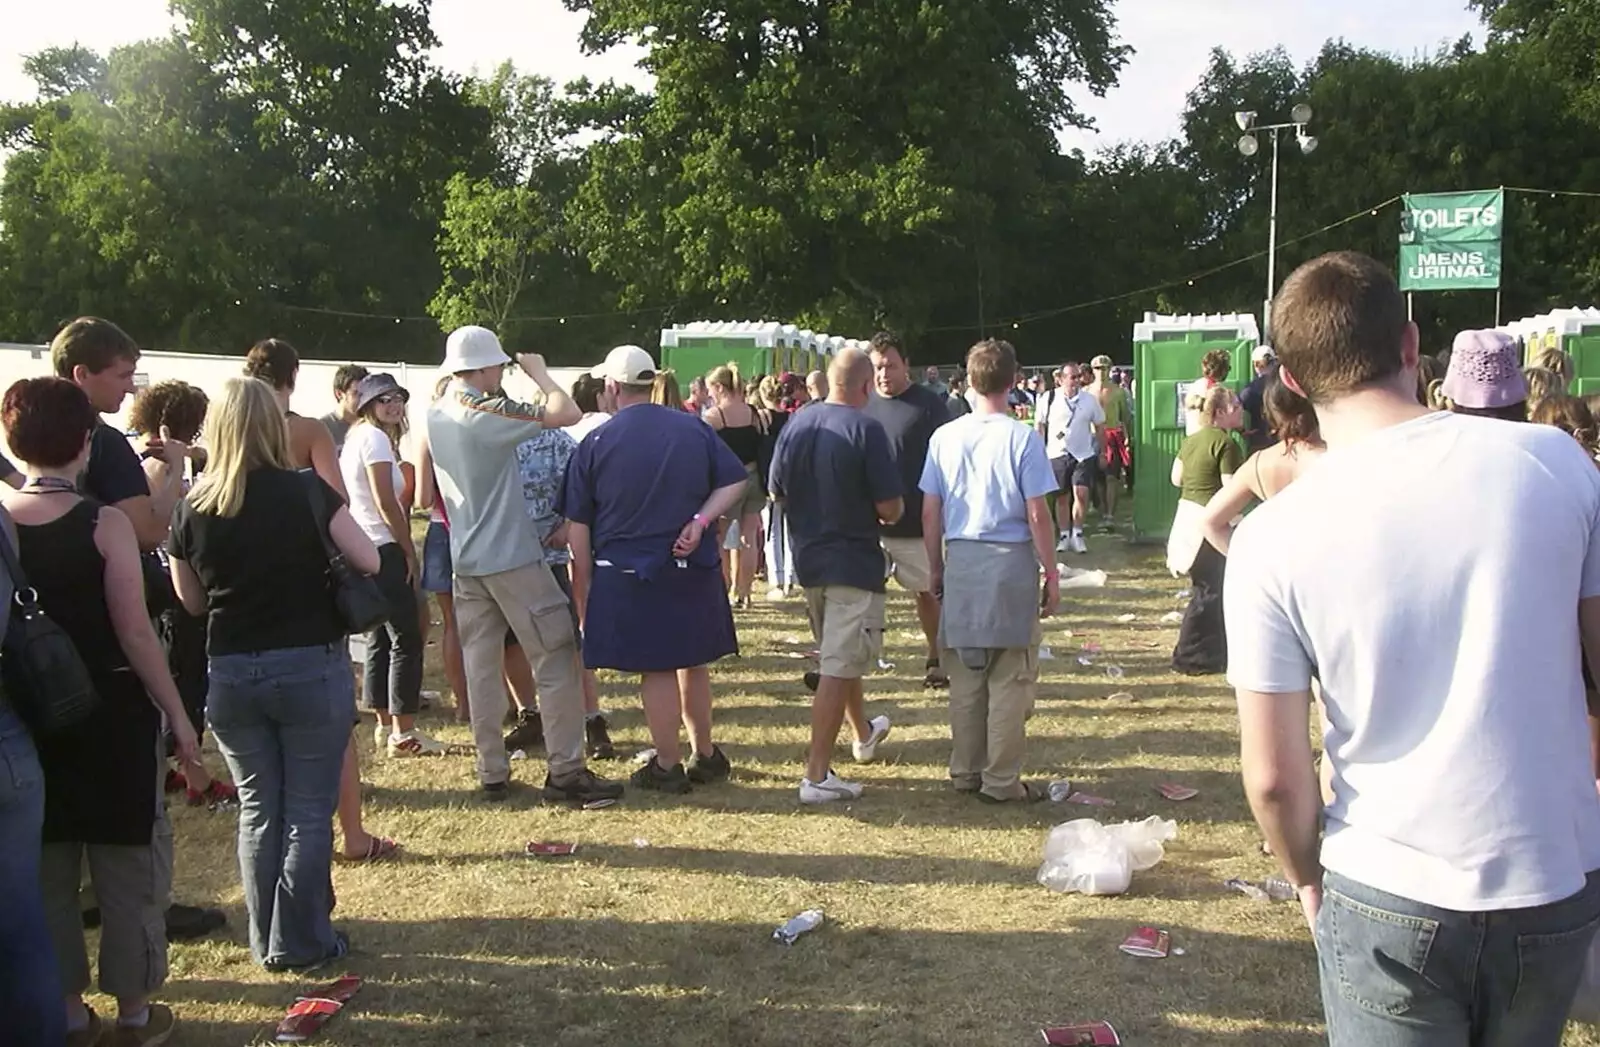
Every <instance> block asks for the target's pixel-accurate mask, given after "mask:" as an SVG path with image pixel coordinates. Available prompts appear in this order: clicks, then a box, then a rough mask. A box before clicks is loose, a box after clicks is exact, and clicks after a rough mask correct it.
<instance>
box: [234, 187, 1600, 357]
mask: <svg viewBox="0 0 1600 1047" xmlns="http://www.w3.org/2000/svg"><path fill="white" fill-rule="evenodd" d="M1504 190H1505V192H1508V193H1521V194H1524V195H1528V196H1543V197H1547V198H1550V199H1555V198H1558V197H1576V198H1584V199H1600V192H1588V191H1584V190H1577V189H1535V188H1530V187H1527V186H1511V185H1508V186H1505V187H1504ZM1400 199H1401V197H1399V196H1391V197H1389V198H1388V199H1387V200H1384V201H1383V202H1382V203H1378V204H1374V205H1372V206H1370V207H1363V208H1362V209H1361V210H1359V211H1356V212H1353V213H1352V214H1349V215H1346V216H1345V217H1343V218H1341V219H1339V220H1338V221H1335V222H1329V223H1328V224H1327V225H1324V226H1322V227H1321V228H1319V229H1314V230H1312V231H1311V232H1309V233H1305V234H1303V235H1301V236H1297V237H1295V238H1293V239H1290V240H1284V241H1282V242H1280V243H1279V244H1278V250H1279V251H1282V250H1283V249H1284V248H1285V247H1290V246H1293V245H1294V244H1298V243H1303V242H1305V241H1307V240H1311V239H1314V238H1316V237H1319V236H1322V235H1323V234H1325V233H1329V232H1332V231H1333V230H1335V229H1338V228H1340V227H1342V226H1345V225H1349V224H1350V223H1351V222H1355V221H1359V220H1361V219H1362V218H1369V217H1376V216H1377V215H1378V214H1379V212H1381V211H1383V210H1384V209H1386V208H1388V207H1389V206H1391V205H1393V204H1396V203H1398V202H1399V201H1400ZM1267 254H1268V252H1267V251H1266V250H1260V251H1254V252H1251V253H1250V254H1247V255H1242V256H1240V257H1238V258H1235V259H1232V260H1231V261H1228V262H1224V263H1222V264H1221V265H1215V266H1211V267H1210V268H1207V269H1201V270H1198V271H1196V272H1193V273H1189V274H1188V275H1186V276H1178V277H1174V278H1172V279H1170V280H1164V281H1161V282H1159V283H1154V284H1150V285H1148V286H1145V287H1140V288H1136V289H1134V290H1131V291H1124V292H1122V293H1120V294H1113V295H1106V296H1104V297H1101V298H1094V299H1089V300H1086V301H1082V302H1074V303H1072V304H1070V305H1062V306H1054V307H1051V308H1048V309H1040V310H1035V311H1033V312H1028V313H1019V314H1016V315H1014V316H1008V317H1001V318H1000V319H998V320H996V321H995V322H994V323H993V324H992V325H986V326H994V327H996V328H1005V327H1009V328H1011V329H1013V330H1016V329H1020V328H1021V327H1022V326H1023V325H1024V324H1031V323H1037V322H1039V321H1041V320H1048V319H1052V318H1054V317H1057V316H1064V315H1066V314H1067V313H1073V312H1080V311H1082V310H1084V309H1094V308H1097V307H1099V306H1103V305H1112V304H1115V303H1117V302H1123V301H1127V300H1128V299H1130V298H1138V297H1140V296H1142V295H1149V294H1155V293H1157V292H1159V291H1165V290H1168V289H1170V288H1173V287H1185V286H1186V287H1193V286H1194V285H1195V284H1196V283H1198V282H1199V281H1201V280H1205V279H1208V278H1209V277H1212V276H1216V275H1217V274H1218V273H1224V272H1227V271H1228V270H1230V269H1235V268H1237V267H1239V266H1241V265H1249V264H1250V263H1251V262H1256V261H1260V260H1261V259H1262V258H1265V257H1266V256H1267ZM234 304H235V305H242V304H243V303H242V301H236V302H235V303H234ZM268 304H270V305H271V306H272V307H274V308H278V309H284V310H288V311H292V312H300V313H315V314H321V315H325V316H341V317H348V318H351V319H359V320H375V321H388V322H391V323H395V324H403V323H429V324H437V323H438V322H439V321H438V319H437V318H436V317H432V316H426V315H423V316H417V315H403V314H402V315H396V314H392V313H373V312H360V311H356V310H350V309H328V308H323V307H321V306H312V305H290V304H288V303H283V302H273V303H268ZM673 308H674V307H672V306H664V305H656V306H642V307H640V308H637V309H616V310H609V311H603V312H592V313H566V314H549V315H527V316H508V317H506V321H507V322H508V323H521V324H533V323H548V324H556V325H563V324H566V323H567V322H568V321H576V320H598V319H607V318H612V317H625V316H647V315H651V314H657V315H660V316H661V317H662V318H663V320H664V319H665V317H666V316H667V314H669V313H670V312H671V311H672V309H673ZM977 326H978V325H977V324H975V323H968V324H947V325H943V326H939V327H930V328H925V329H924V330H926V331H929V332H938V331H963V330H971V329H975V328H976V327H977Z"/></svg>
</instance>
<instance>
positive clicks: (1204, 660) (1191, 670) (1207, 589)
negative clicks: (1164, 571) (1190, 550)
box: [1172, 541, 1228, 676]
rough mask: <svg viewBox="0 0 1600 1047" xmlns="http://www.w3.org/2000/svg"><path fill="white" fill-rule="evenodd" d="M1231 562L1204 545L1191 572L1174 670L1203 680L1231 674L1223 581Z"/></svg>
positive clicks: (1175, 654)
mask: <svg viewBox="0 0 1600 1047" xmlns="http://www.w3.org/2000/svg"><path fill="white" fill-rule="evenodd" d="M1227 567H1228V558H1227V557H1226V556H1223V555H1222V554H1221V553H1219V552H1217V550H1216V547H1215V546H1213V545H1212V544H1211V543H1210V542H1206V541H1202V542H1201V543H1200V551H1199V552H1198V553H1196V554H1195V558H1194V565H1193V566H1191V567H1190V568H1189V606H1188V607H1186V608H1184V611H1183V624H1182V625H1180V626H1179V627H1178V643H1177V646H1175V647H1174V648H1173V649H1172V667H1173V668H1174V669H1176V670H1178V671H1179V672H1181V673H1188V674H1190V675H1192V676H1201V675H1206V674H1210V673H1223V672H1227V671H1228V630H1227V624H1226V623H1225V622H1224V621H1223V618H1222V577H1223V574H1224V572H1225V571H1226V570H1227Z"/></svg>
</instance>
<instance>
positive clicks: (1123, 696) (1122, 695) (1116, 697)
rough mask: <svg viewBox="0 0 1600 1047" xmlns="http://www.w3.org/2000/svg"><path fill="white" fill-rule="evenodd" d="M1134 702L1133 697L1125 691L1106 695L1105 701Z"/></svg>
mask: <svg viewBox="0 0 1600 1047" xmlns="http://www.w3.org/2000/svg"><path fill="white" fill-rule="evenodd" d="M1134 700H1135V699H1134V697H1133V695H1131V694H1129V693H1128V692H1127V691H1118V692H1117V693H1116V694H1108V695H1106V701H1108V702H1131V701H1134Z"/></svg>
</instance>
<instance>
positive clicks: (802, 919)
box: [772, 909, 824, 945]
mask: <svg viewBox="0 0 1600 1047" xmlns="http://www.w3.org/2000/svg"><path fill="white" fill-rule="evenodd" d="M823 919H824V916H823V914H822V910H821V909H807V910H806V911H805V912H803V913H801V914H800V915H799V916H796V917H794V918H793V919H791V920H789V921H788V922H787V923H785V924H784V925H783V926H782V927H779V928H778V929H777V930H775V931H773V932H772V937H773V940H774V941H780V942H782V943H783V944H785V945H793V944H794V943H795V942H796V941H798V940H799V938H800V936H801V935H802V934H807V933H809V932H811V931H814V930H816V929H817V928H818V927H821V926H822V921H823Z"/></svg>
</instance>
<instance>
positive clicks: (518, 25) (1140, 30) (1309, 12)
mask: <svg viewBox="0 0 1600 1047" xmlns="http://www.w3.org/2000/svg"><path fill="white" fill-rule="evenodd" d="M6 6H8V7H12V8H13V10H10V11H8V12H7V13H6V14H5V16H4V18H3V20H0V27H3V32H0V98H3V99H7V100H17V101H20V100H25V99H28V98H31V97H32V84H31V82H30V81H29V80H28V79H27V77H25V76H24V75H23V73H22V58H23V56H24V55H27V54H30V53H32V52H35V51H38V50H40V49H41V48H45V47H50V46H54V45H66V44H71V43H73V42H74V41H76V42H78V43H81V44H83V45H84V46H87V47H90V48H93V49H95V50H97V51H101V52H104V51H108V50H109V49H111V48H112V47H115V46H116V45H118V44H123V43H128V42H131V41H134V40H139V39H143V38H145V37H149V36H156V35H160V34H162V33H165V32H166V31H167V30H168V29H169V28H170V27H171V25H172V21H171V17H170V16H169V15H168V14H167V9H166V0H49V2H45V3H38V2H35V3H28V2H18V3H16V4H11V3H9V2H8V3H7V4H6ZM432 11H433V28H434V32H435V34H436V35H437V36H438V37H439V39H440V41H441V46H440V48H439V50H438V51H437V52H436V53H435V59H436V60H437V61H438V62H439V64H441V65H443V66H445V67H446V68H448V69H452V70H455V71H458V72H469V71H471V70H473V69H474V68H476V69H479V70H482V71H484V72H488V71H490V70H492V69H493V68H494V67H495V66H497V65H499V63H500V62H501V61H503V60H505V59H507V58H509V59H511V60H512V61H514V62H515V63H516V64H517V67H518V68H519V69H520V70H522V71H524V72H537V73H542V74H543V75H545V76H548V77H550V78H551V79H553V80H555V81H556V82H557V83H564V82H566V81H567V80H571V79H574V78H576V77H578V76H588V77H589V78H590V79H592V80H604V79H606V78H608V77H613V78H616V79H619V80H626V81H629V82H632V83H635V84H639V85H641V86H642V85H646V84H648V78H647V77H646V75H645V74H644V73H643V72H642V71H640V70H639V69H637V68H636V66H635V63H636V61H637V58H638V55H637V53H636V52H633V51H631V50H622V49H619V50H617V51H613V52H609V53H607V54H605V55H600V56H589V55H585V54H583V53H582V51H581V50H580V48H579V46H578V31H579V29H580V28H581V26H582V18H581V16H579V15H574V14H571V13H569V12H568V11H566V10H565V9H564V8H563V7H562V6H561V2H560V0H433V8H432ZM1115 11H1116V15H1117V19H1118V32H1119V35H1120V37H1121V39H1122V42H1123V43H1126V44H1131V45H1132V46H1133V47H1134V49H1135V52H1136V53H1135V54H1134V56H1133V57H1132V58H1131V59H1130V61H1129V62H1128V65H1127V66H1126V68H1124V70H1123V73H1122V77H1121V83H1120V85H1119V86H1118V87H1116V88H1115V89H1113V90H1112V91H1111V92H1110V93H1109V94H1107V96H1106V97H1105V98H1103V99H1097V98H1094V97H1093V96H1090V95H1088V94H1087V93H1086V92H1085V93H1082V94H1081V95H1080V102H1081V104H1082V107H1083V109H1084V111H1085V112H1086V113H1087V114H1088V115H1089V116H1091V117H1093V118H1094V120H1095V123H1096V125H1097V128H1096V130H1095V131H1093V132H1085V131H1071V132H1068V133H1066V134H1064V135H1063V136H1062V142H1063V144H1064V145H1065V146H1067V147H1068V148H1073V147H1076V148H1082V149H1084V150H1085V151H1086V152H1092V151H1094V150H1095V149H1097V148H1100V147H1104V146H1109V145H1112V144H1114V143H1117V142H1122V141H1156V140H1160V139H1164V138H1168V137H1171V136H1173V135H1175V134H1176V133H1177V131H1178V119H1179V114H1180V113H1181V111H1182V109H1183V103H1184V97H1185V95H1186V94H1187V93H1188V91H1189V89H1190V88H1192V87H1193V86H1194V85H1195V83H1196V82H1198V80H1199V78H1200V76H1201V74H1202V73H1203V72H1204V71H1205V67H1206V61H1207V57H1208V55H1209V53H1210V49H1211V48H1212V47H1213V46H1220V47H1223V48H1226V49H1228V50H1229V51H1232V52H1234V53H1236V54H1241V55H1242V54H1246V53H1249V52H1253V51H1261V50H1266V49H1269V48H1272V47H1275V46H1278V45H1282V46H1283V47H1284V48H1286V49H1287V50H1288V52H1289V53H1290V55H1291V56H1293V57H1294V58H1295V60H1296V61H1298V62H1305V61H1307V60H1309V59H1311V58H1312V57H1314V56H1315V55H1316V53H1317V51H1318V50H1320V49H1321V47H1322V44H1323V43H1324V42H1325V41H1327V40H1328V39H1330V38H1335V37H1338V38H1343V39H1345V40H1346V41H1348V42H1350V43H1351V44H1354V45H1357V46H1362V47H1370V48H1375V49H1378V50H1383V51H1388V52H1391V53H1395V54H1399V55H1403V56H1407V57H1409V56H1412V55H1418V54H1425V53H1428V52H1431V51H1433V50H1435V49H1436V48H1438V47H1439V46H1440V45H1441V44H1445V43H1447V42H1452V41H1454V40H1456V39H1458V38H1459V37H1461V36H1462V35H1464V34H1466V33H1471V32H1473V31H1474V30H1476V29H1477V28H1478V22H1477V19H1476V18H1475V17H1474V16H1473V15H1472V13H1471V12H1469V11H1467V10H1466V0H1404V2H1400V3H1398V5H1397V0H1119V2H1118V3H1116V5H1115ZM1478 35H1479V36H1480V38H1481V34H1478ZM1247 101H1248V100H1246V99H1241V102H1247ZM1267 115H1270V114H1263V116H1264V117H1265V116H1267Z"/></svg>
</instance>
